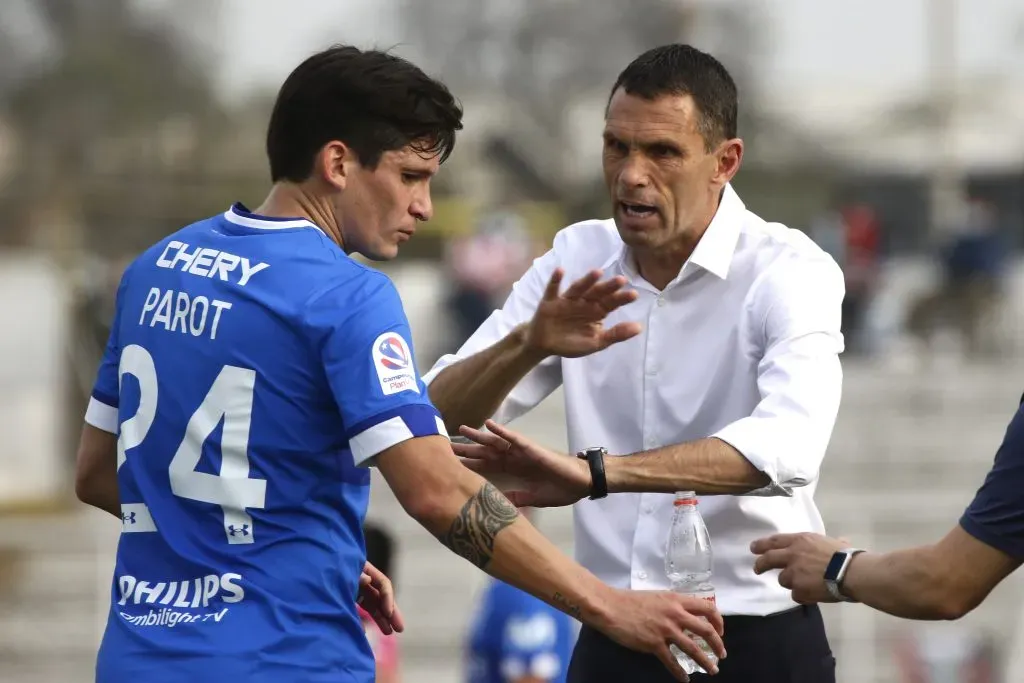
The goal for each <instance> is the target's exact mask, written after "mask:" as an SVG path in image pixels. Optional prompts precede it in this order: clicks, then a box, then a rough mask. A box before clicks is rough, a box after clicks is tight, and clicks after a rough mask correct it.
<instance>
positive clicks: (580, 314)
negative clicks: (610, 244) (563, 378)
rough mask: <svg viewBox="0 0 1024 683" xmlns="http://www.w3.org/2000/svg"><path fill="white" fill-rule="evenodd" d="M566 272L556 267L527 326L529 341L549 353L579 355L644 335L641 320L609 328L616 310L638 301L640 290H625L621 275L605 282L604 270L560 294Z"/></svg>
mask: <svg viewBox="0 0 1024 683" xmlns="http://www.w3.org/2000/svg"><path fill="white" fill-rule="evenodd" d="M563 276H564V271H563V270H562V269H561V268H556V269H555V272H554V273H552V275H551V279H550V280H549V281H548V286H547V289H545V290H544V297H543V298H542V299H541V301H540V304H538V306H537V310H536V312H535V313H534V314H533V319H532V320H531V321H530V323H529V324H528V325H527V327H526V343H527V345H528V346H529V347H530V348H531V349H534V350H536V351H539V352H541V353H543V354H544V355H548V356H564V357H566V358H578V357H580V356H587V355H590V354H591V353H594V352H596V351H600V350H601V349H605V348H608V347H609V346H611V345H612V344H615V343H617V342H621V341H625V340H627V339H631V338H632V337H635V336H636V335H638V334H640V323H636V322H626V323H619V324H618V325H615V326H614V327H611V328H605V326H604V319H605V317H606V316H607V315H608V314H609V313H611V312H612V311H614V310H616V309H618V308H621V307H622V306H625V305H626V304H628V303H630V302H631V301H635V300H636V297H637V293H636V291H635V290H632V289H625V286H626V278H624V277H622V276H621V275H619V276H616V277H613V278H609V279H607V280H604V281H601V271H600V270H592V271H590V272H589V273H587V274H586V275H584V276H583V277H581V278H580V279H579V280H577V281H576V282H574V283H572V284H571V285H569V287H568V288H567V289H566V290H565V291H564V292H562V293H561V294H559V292H558V288H559V285H560V284H561V282H562V277H563Z"/></svg>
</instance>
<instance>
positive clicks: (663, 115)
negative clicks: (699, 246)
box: [603, 89, 741, 250]
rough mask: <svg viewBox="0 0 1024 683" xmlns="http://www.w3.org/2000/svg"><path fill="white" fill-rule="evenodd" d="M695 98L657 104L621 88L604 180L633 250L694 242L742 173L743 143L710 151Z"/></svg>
mask: <svg viewBox="0 0 1024 683" xmlns="http://www.w3.org/2000/svg"><path fill="white" fill-rule="evenodd" d="M699 121H700V115H699V112H698V110H697V107H696V105H695V104H694V102H693V99H692V98H691V97H690V96H689V95H666V96H663V97H659V98H657V99H655V100H646V99H643V98H641V97H636V96H634V95H629V94H627V93H626V92H625V91H624V90H622V89H619V90H618V91H617V92H616V93H615V94H614V95H613V96H612V98H611V101H610V102H609V105H608V114H607V116H606V118H605V128H604V154H603V166H604V178H605V183H606V184H607V186H608V191H609V193H610V195H611V199H612V202H613V209H614V217H615V225H616V226H617V227H618V229H619V235H620V236H621V237H622V240H623V241H624V242H625V243H626V244H627V245H629V246H630V247H632V248H634V249H648V250H649V249H658V248H662V247H668V246H671V245H674V244H676V243H679V242H680V241H682V242H684V243H685V242H687V241H688V239H687V238H690V239H692V238H693V237H694V236H698V237H699V235H700V234H701V233H700V231H701V230H703V228H704V227H706V226H707V223H708V222H709V221H710V219H711V217H712V216H713V215H714V212H715V210H716V208H717V204H718V195H719V192H720V191H721V189H722V187H723V186H724V184H725V183H726V182H728V179H729V178H731V177H732V175H733V173H735V169H734V168H733V169H731V172H729V171H730V164H731V165H732V166H734V167H736V168H738V165H739V158H738V156H736V155H737V154H738V150H739V149H741V147H738V145H739V142H738V141H736V140H732V141H726V142H724V143H722V145H720V146H719V147H718V148H717V149H714V150H712V151H710V152H709V151H708V150H707V148H706V146H705V142H704V138H703V136H702V135H701V133H700V130H699V128H698V123H699ZM730 159H731V161H730Z"/></svg>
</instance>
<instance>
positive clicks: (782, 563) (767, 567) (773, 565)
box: [754, 549, 792, 574]
mask: <svg viewBox="0 0 1024 683" xmlns="http://www.w3.org/2000/svg"><path fill="white" fill-rule="evenodd" d="M791 557H792V553H790V551H789V550H786V549H784V550H768V551H765V553H764V554H763V555H761V556H760V557H758V558H757V559H756V560H754V573H755V574H764V573H765V572H769V571H771V570H773V569H785V568H786V567H787V566H789V561H790V558H791Z"/></svg>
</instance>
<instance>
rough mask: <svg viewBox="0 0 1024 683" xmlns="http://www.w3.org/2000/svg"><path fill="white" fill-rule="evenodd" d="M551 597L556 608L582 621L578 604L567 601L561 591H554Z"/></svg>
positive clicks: (581, 613)
mask: <svg viewBox="0 0 1024 683" xmlns="http://www.w3.org/2000/svg"><path fill="white" fill-rule="evenodd" d="M551 599H552V600H553V601H554V603H555V606H556V607H558V609H560V610H562V611H563V612H565V613H566V614H568V615H569V616H570V617H573V618H575V619H576V620H577V621H583V612H582V611H581V610H580V606H579V605H577V604H575V603H572V602H569V599H568V598H567V597H565V596H564V595H562V594H561V593H555V594H554V595H552V596H551Z"/></svg>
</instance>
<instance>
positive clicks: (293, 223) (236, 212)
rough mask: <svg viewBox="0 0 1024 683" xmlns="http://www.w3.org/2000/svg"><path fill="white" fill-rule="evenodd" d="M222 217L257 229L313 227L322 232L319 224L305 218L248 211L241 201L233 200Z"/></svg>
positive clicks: (236, 223) (230, 221)
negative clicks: (283, 216) (265, 214)
mask: <svg viewBox="0 0 1024 683" xmlns="http://www.w3.org/2000/svg"><path fill="white" fill-rule="evenodd" d="M224 218H225V219H226V220H227V221H228V222H229V223H234V224H235V225H242V226H245V227H247V228H256V229H258V230H283V229H286V228H313V229H315V230H319V231H320V232H323V230H321V229H320V226H318V225H316V224H315V223H313V222H311V221H309V220H307V219H305V218H275V217H271V216H261V215H259V214H255V213H252V212H251V211H249V209H247V208H246V207H245V205H244V204H242V203H241V202H235V203H234V204H232V205H231V208H230V209H228V210H227V211H225V212H224Z"/></svg>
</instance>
